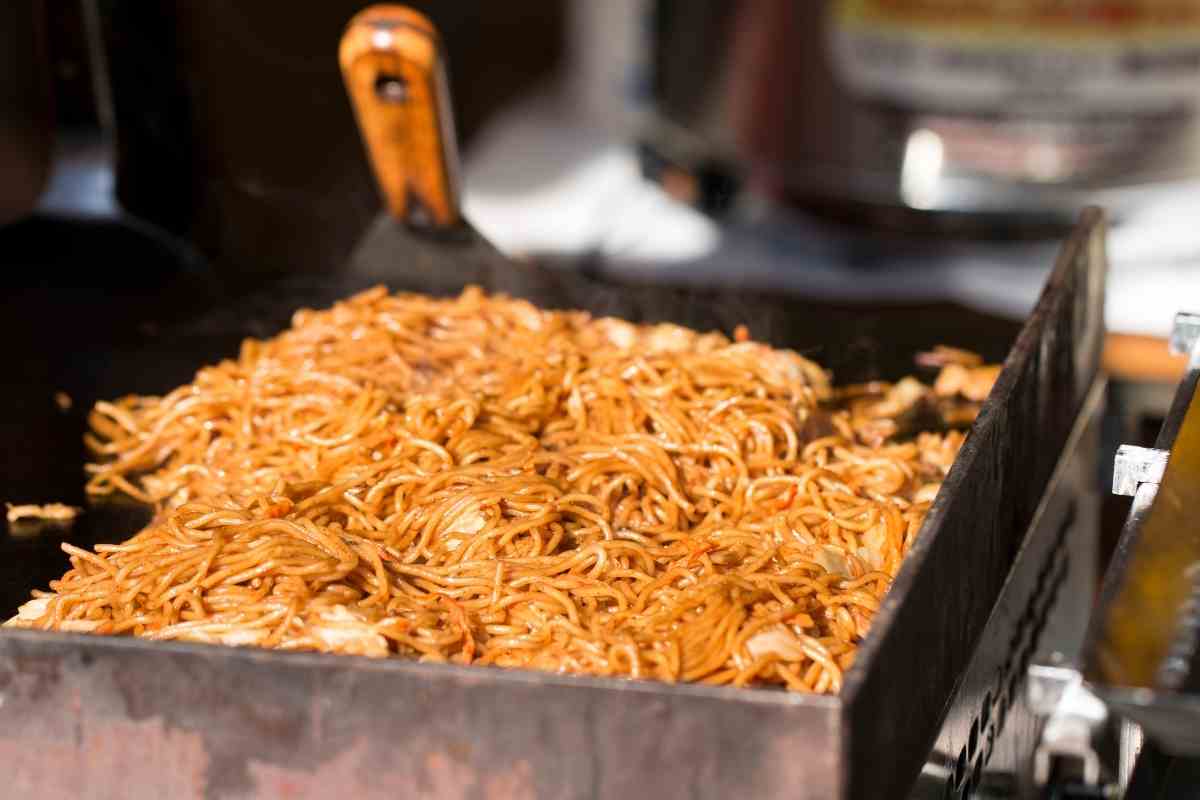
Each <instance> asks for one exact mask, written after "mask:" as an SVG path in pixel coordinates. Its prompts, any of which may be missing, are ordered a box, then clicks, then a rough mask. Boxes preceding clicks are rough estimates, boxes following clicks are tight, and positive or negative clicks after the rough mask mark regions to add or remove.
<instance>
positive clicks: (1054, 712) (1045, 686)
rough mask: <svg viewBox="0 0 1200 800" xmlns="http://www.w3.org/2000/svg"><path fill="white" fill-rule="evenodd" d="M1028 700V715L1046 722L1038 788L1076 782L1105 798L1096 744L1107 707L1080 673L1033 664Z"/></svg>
mask: <svg viewBox="0 0 1200 800" xmlns="http://www.w3.org/2000/svg"><path fill="white" fill-rule="evenodd" d="M1025 697H1026V702H1027V704H1028V706H1029V708H1030V710H1031V711H1033V712H1034V713H1035V714H1037V715H1038V716H1039V717H1041V718H1043V719H1045V720H1046V724H1045V727H1044V728H1043V729H1042V736H1041V740H1040V741H1039V742H1038V746H1037V750H1036V751H1035V752H1034V761H1033V778H1034V781H1035V782H1036V784H1037V785H1038V786H1040V787H1046V786H1049V785H1050V784H1051V782H1052V781H1054V782H1060V781H1064V780H1072V779H1073V780H1074V781H1075V782H1077V784H1078V785H1079V787H1080V788H1084V787H1090V789H1091V790H1095V791H1099V792H1100V793H1101V795H1105V794H1107V790H1108V786H1107V785H1105V784H1102V783H1101V779H1102V774H1101V767H1102V760H1101V755H1100V752H1099V751H1098V748H1097V746H1096V744H1097V740H1098V739H1099V738H1100V737H1102V736H1103V734H1104V732H1105V724H1106V723H1107V721H1108V708H1107V707H1106V706H1105V705H1104V703H1103V701H1101V700H1100V699H1099V698H1097V697H1096V696H1095V695H1094V694H1092V692H1091V690H1089V689H1088V688H1087V686H1085V685H1084V682H1083V676H1082V675H1081V674H1080V672H1079V670H1077V669H1075V668H1074V667H1070V666H1054V665H1047V664H1031V665H1030V666H1029V673H1028V681H1027V684H1026V695H1025Z"/></svg>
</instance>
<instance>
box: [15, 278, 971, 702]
mask: <svg viewBox="0 0 1200 800" xmlns="http://www.w3.org/2000/svg"><path fill="white" fill-rule="evenodd" d="M739 334H740V335H738V336H736V337H735V338H736V339H745V338H746V337H745V336H744V331H743V330H739ZM829 391H830V390H829V388H828V384H827V378H826V376H825V374H824V373H823V372H822V371H821V370H820V369H819V368H817V367H816V366H815V365H814V364H813V363H811V362H809V361H807V360H805V359H804V358H802V357H800V356H798V355H797V354H795V353H793V352H789V351H785V350H775V349H772V348H770V347H767V346H765V345H763V344H759V343H755V342H751V341H731V340H730V339H728V338H726V337H725V336H723V335H721V334H718V333H697V332H695V331H692V330H688V329H685V328H681V327H677V326H673V325H633V324H630V323H627V322H623V321H620V320H615V319H594V318H592V317H590V316H589V315H587V314H584V313H577V312H552V311H543V310H540V309H538V308H536V307H534V306H532V305H530V304H529V303H526V302H523V301H519V300H513V299H510V298H507V297H503V296H487V295H485V294H484V293H483V292H481V291H479V290H475V289H471V290H467V291H466V292H464V293H463V294H462V295H461V296H460V297H458V298H456V299H452V300H436V299H431V298H427V297H423V296H417V295H397V296H392V295H389V294H388V293H387V292H386V291H384V290H382V289H377V290H372V291H368V292H365V293H363V294H360V295H358V296H356V297H353V298H351V299H349V300H346V301H345V302H342V303H339V304H337V305H335V306H334V307H333V308H331V309H328V310H324V311H308V310H305V311H300V312H298V313H297V314H296V315H295V318H294V321H293V324H292V327H291V328H290V329H289V330H287V331H286V332H284V333H282V334H280V335H279V336H277V337H276V338H274V339H271V340H268V341H247V342H246V343H245V344H244V346H243V347H242V350H241V353H240V355H239V356H238V357H237V359H235V360H230V361H225V362H222V363H220V364H218V365H216V366H213V367H207V368H205V369H202V370H200V372H199V373H198V374H197V375H196V377H195V380H193V381H192V382H191V383H189V384H187V385H186V386H182V387H180V388H178V389H176V390H175V391H173V392H171V393H170V394H168V395H166V396H165V397H127V398H124V399H122V400H120V401H117V402H113V403H97V404H96V407H95V409H94V411H93V412H92V415H91V428H92V434H91V436H90V437H89V445H90V446H91V448H92V449H93V450H94V452H95V455H96V461H97V462H98V463H96V464H93V465H91V466H89V467H88V469H89V471H90V475H91V478H90V482H89V484H88V490H89V491H90V492H91V493H93V494H96V495H104V494H109V493H115V492H123V493H126V494H128V495H131V496H133V497H134V498H138V499H140V500H142V501H145V502H147V503H153V504H155V505H156V507H157V514H156V516H155V519H154V521H153V522H152V523H151V524H150V526H149V527H147V528H146V529H145V530H143V531H141V532H140V533H138V534H137V535H136V536H134V537H133V538H132V539H129V540H128V541H126V542H125V543H123V544H116V545H97V546H96V547H95V549H94V551H86V550H83V549H80V548H76V547H72V546H70V545H66V544H64V545H63V549H64V550H66V551H67V553H69V554H70V557H71V565H72V568H71V569H70V571H69V572H67V573H66V574H65V575H64V576H63V577H62V578H61V579H60V580H57V581H54V582H52V583H51V584H50V588H51V591H49V592H37V593H35V596H34V599H33V600H31V601H30V602H28V603H26V604H25V605H24V606H23V607H22V608H21V610H20V613H19V615H18V616H17V617H15V618H14V619H13V620H11V621H10V622H9V623H8V624H10V625H16V626H20V627H32V628H45V629H53V630H61V631H89V632H92V633H100V634H132V635H135V636H142V637H145V638H149V639H164V640H165V639H172V640H185V641H193V642H216V643H224V644H230V645H257V646H260V647H273V648H281V649H291V650H321V651H331V652H338V653H355V654H365V655H371V656H389V655H390V656H400V657H405V658H416V659H422V660H426V661H452V662H458V663H464V664H465V663H471V664H493V665H498V666H503V667H530V668H536V669H543V670H553V671H561V672H571V673H587V674H593V675H618V676H630V677H635V678H654V679H659V680H666V681H700V682H705V683H713V684H733V685H746V684H775V685H784V686H786V687H787V688H790V689H794V690H799V691H808V692H836V691H837V690H838V689H839V687H840V685H841V683H842V675H843V672H844V671H845V670H846V669H847V668H848V667H849V665H850V663H851V661H852V660H853V658H854V653H855V649H856V647H857V645H858V643H859V642H861V641H862V638H863V636H864V634H865V633H866V632H867V629H868V627H869V626H870V624H871V620H872V617H873V615H874V614H875V612H876V610H877V609H878V607H879V602H880V598H881V597H882V596H883V595H884V593H885V592H886V591H887V589H888V585H889V583H890V581H891V580H892V578H893V576H894V575H895V574H896V571H897V569H898V567H899V565H900V563H901V560H902V559H903V558H904V555H905V553H906V552H907V551H908V549H909V548H910V546H911V545H912V543H913V540H914V537H915V536H916V534H917V531H918V529H919V527H920V525H921V521H922V519H923V518H924V516H925V514H926V512H927V510H928V508H929V505H930V503H931V502H932V500H933V497H934V495H935V494H936V492H937V489H938V486H939V482H940V481H941V480H942V479H943V477H944V476H945V474H946V471H947V470H948V469H949V465H950V463H951V461H952V460H953V458H954V455H955V453H956V452H957V450H958V448H959V445H960V444H961V441H962V436H961V435H960V434H957V433H949V434H945V435H940V434H931V433H924V434H920V435H919V436H917V437H915V438H910V439H909V440H908V441H905V442H902V443H897V442H895V441H893V439H892V438H889V439H886V440H884V441H882V442H881V441H879V440H878V438H877V437H876V438H874V439H873V440H872V441H871V442H870V443H866V442H868V440H869V437H863V436H860V435H859V434H858V432H857V431H856V429H855V427H854V424H853V420H852V418H851V416H850V415H849V414H848V413H845V412H834V413H832V414H830V413H828V412H825V411H819V410H818V401H819V400H821V399H822V398H825V397H828V396H829Z"/></svg>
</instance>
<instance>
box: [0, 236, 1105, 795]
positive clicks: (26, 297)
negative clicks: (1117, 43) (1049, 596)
mask: <svg viewBox="0 0 1200 800" xmlns="http://www.w3.org/2000/svg"><path fill="white" fill-rule="evenodd" d="M380 225H381V226H387V225H390V223H388V222H387V221H381V223H380ZM376 234H379V237H378V238H379V241H385V240H386V241H387V242H388V247H389V248H390V250H389V255H388V258H389V259H390V260H386V259H380V258H378V255H379V254H378V253H375V254H374V255H375V257H370V258H363V257H362V254H361V253H360V257H359V258H357V259H355V261H354V263H352V264H351V265H350V267H349V268H348V269H347V270H346V271H344V272H342V273H340V274H337V275H331V276H326V277H323V278H306V279H292V280H279V281H275V282H273V283H271V284H269V285H266V286H257V287H256V286H243V285H239V283H238V282H237V281H232V280H229V279H227V278H226V279H221V280H214V279H213V278H212V277H211V276H206V275H190V276H189V275H183V276H177V277H175V278H173V279H172V280H171V281H169V282H167V283H166V284H164V285H160V286H151V285H150V283H152V281H151V280H150V277H148V276H147V275H145V274H135V275H125V276H122V275H121V274H119V273H118V274H114V273H113V271H112V270H113V269H114V267H109V268H108V273H107V274H105V275H103V276H99V275H97V276H96V278H95V280H93V281H91V282H90V285H91V286H92V287H93V288H91V289H89V290H86V291H84V290H82V289H81V290H79V291H78V292H77V293H75V294H72V293H69V292H66V293H64V292H62V291H60V290H57V289H55V290H54V291H42V290H41V289H37V288H36V287H35V288H32V289H31V288H29V287H26V288H25V290H24V291H23V293H18V294H13V293H10V295H9V296H8V298H7V299H6V303H5V305H6V309H7V312H8V313H7V314H6V315H5V316H6V319H5V322H4V323H3V324H4V329H3V330H0V334H4V335H6V337H7V341H9V342H12V343H14V344H15V346H16V347H15V352H14V354H13V355H12V358H13V360H14V361H15V362H16V363H17V364H18V368H17V369H15V370H12V371H9V372H7V373H6V374H5V375H4V376H3V378H0V382H3V384H4V385H3V387H2V389H3V391H2V392H0V396H2V397H3V400H2V401H0V402H2V403H3V405H2V406H0V411H2V412H3V413H0V420H3V422H2V423H0V448H2V449H3V452H4V455H3V456H2V457H0V468H2V472H0V487H3V491H4V493H5V494H6V497H4V498H0V499H7V500H10V501H15V502H42V501H51V500H58V501H64V502H77V503H78V502H81V501H82V494H81V488H80V487H81V484H82V475H81V472H80V466H81V463H82V461H83V454H82V448H81V445H80V444H79V436H80V434H81V433H82V424H83V415H84V414H85V413H86V410H87V408H88V407H89V406H90V404H91V403H92V402H93V401H94V400H96V399H99V398H103V397H109V396H114V395H120V394H125V393H130V392H160V391H164V390H166V389H169V388H170V387H171V386H173V385H176V384H178V383H180V382H182V381H185V380H188V379H190V377H191V375H192V373H193V372H194V370H195V369H196V368H197V367H199V366H200V365H202V364H203V363H207V362H210V361H212V360H214V359H216V358H219V357H222V356H225V355H230V354H232V353H234V352H235V349H236V345H237V342H238V341H239V340H240V339H241V338H242V337H243V336H246V335H268V334H270V333H273V332H275V331H276V330H278V329H279V328H280V327H282V325H283V324H285V323H286V320H287V317H288V314H289V313H290V311H291V310H292V309H294V308H295V307H297V306H300V305H322V304H326V303H328V302H331V301H332V300H333V299H335V298H336V297H338V296H341V295H344V294H345V293H347V292H348V291H351V290H353V289H355V288H361V287H362V286H365V285H369V284H371V283H374V282H377V281H384V282H386V283H388V284H389V285H391V286H392V287H393V288H396V289H410V290H422V291H431V292H434V293H444V292H447V291H454V290H456V289H457V288H459V287H461V285H462V284H463V283H465V282H468V281H473V282H478V283H481V284H483V285H484V286H485V287H486V288H489V289H493V290H500V291H508V292H511V293H513V294H517V295H521V296H525V297H528V298H530V299H532V300H534V301H535V302H538V303H540V304H543V305H547V306H553V307H565V308H585V309H588V310H591V311H594V312H596V313H604V314H616V315H620V316H624V317H627V318H630V319H635V320H641V319H646V320H651V319H669V320H674V321H677V322H681V323H683V324H688V325H692V326H695V327H700V328H714V327H715V328H722V329H724V330H726V331H728V330H731V329H732V328H733V326H734V325H736V324H738V323H745V324H747V325H748V326H749V327H750V329H751V332H752V333H753V334H754V335H755V336H756V337H758V338H762V339H765V340H767V341H769V342H771V343H772V344H774V345H778V346H786V347H793V348H796V349H798V350H800V351H802V352H806V353H808V354H811V355H813V356H815V357H816V358H818V359H819V360H821V361H823V362H824V363H826V364H827V365H830V366H832V367H833V368H834V369H835V370H836V371H837V372H838V374H839V376H840V377H841V378H842V379H845V380H857V379H861V378H864V377H871V375H867V374H856V372H855V365H863V364H866V365H868V367H869V369H870V370H871V371H873V372H876V373H878V376H882V377H888V376H891V377H895V376H896V375H898V374H900V373H902V372H904V371H906V370H907V368H908V359H909V358H910V357H911V354H912V353H913V352H915V351H916V350H918V349H920V348H923V347H928V346H930V345H932V344H936V343H939V342H953V343H955V344H960V345H963V346H967V347H976V348H978V349H982V350H983V351H984V352H985V355H987V356H989V357H992V358H997V357H999V356H1002V355H1003V354H1004V352H1007V358H1006V360H1005V366H1004V370H1003V372H1002V374H1001V376H1000V378H999V380H998V382H997V384H996V388H995V389H994V391H993V393H992V395H991V397H990V398H989V400H988V401H987V403H986V404H985V406H984V409H983V411H982V413H981V414H980V416H979V419H978V420H977V421H976V423H975V425H974V427H973V429H972V433H971V435H970V437H969V439H968V442H967V444H966V445H965V446H964V448H963V450H962V452H961V454H960V456H959V458H958V460H957V462H956V463H955V465H954V468H953V469H952V471H951V474H950V476H949V478H948V479H947V480H946V482H945V484H944V486H943V489H942V491H941V493H940V495H939V497H938V499H937V500H936V502H935V504H934V507H933V509H932V511H931V513H930V514H929V517H928V519H927V521H926V523H925V526H924V529H923V531H922V533H921V536H920V539H919V541H918V543H917V544H916V546H915V547H914V549H913V551H912V553H911V554H910V556H909V557H908V560H907V561H906V563H905V564H904V566H903V568H902V569H901V571H900V574H899V575H898V577H897V579H896V581H895V583H894V586H893V588H892V590H891V592H890V594H889V595H888V597H887V598H886V599H885V601H884V603H883V607H882V609H881V611H880V613H879V615H878V617H877V619H876V622H875V624H874V627H873V629H872V631H871V634H870V636H869V637H868V639H867V641H866V642H865V643H864V645H863V647H862V649H861V651H860V654H859V658H858V661H857V662H856V664H855V666H854V667H853V669H852V670H850V672H849V673H848V674H847V680H846V684H845V688H844V689H843V691H842V693H841V694H840V695H839V696H837V697H819V696H804V695H794V694H787V693H783V692H779V691H771V690H738V689H729V688H712V687H697V686H668V685H662V684H654V683H639V682H633V681H624V680H601V679H586V678H576V677H569V676H559V675H551V674H543V673H535V672H524V671H502V670H498V669H488V668H459V667H452V666H440V665H420V664H415V663H409V662H405V661H400V660H395V661H372V660H367V659H361V658H355V657H342V656H327V655H312V654H294V653H281V652H272V651H256V650H239V649H232V648H223V647H216V646H201V645H186V644H162V643H151V642H147V641H141V640H133V639H118V638H107V637H89V636H74V635H67V634H56V633H44V632H36V631H17V630H4V631H2V632H0V763H3V764H5V765H6V769H5V772H6V774H7V776H8V777H7V780H8V781H9V784H10V785H11V786H16V787H18V789H19V791H17V793H16V795H15V796H26V795H27V794H28V795H29V796H32V795H33V794H34V793H40V794H41V795H42V796H94V797H125V798H136V797H147V798H149V797H154V798H160V797H173V798H174V797H180V798H184V797H243V796H264V797H268V796H287V793H288V792H293V793H294V794H295V796H304V797H308V796H317V795H318V794H320V793H321V792H333V791H336V792H338V793H339V794H342V795H345V796H355V797H384V796H388V797H391V796H408V795H412V796H431V797H432V796H437V797H444V796H461V797H476V796H478V797H532V796H546V797H614V796H623V797H656V798H663V797H684V796H687V797H785V796H786V797H802V798H839V797H847V798H849V797H852V798H882V797H897V796H903V795H904V794H906V793H907V792H908V791H909V790H910V788H911V787H912V786H913V784H914V781H915V780H916V779H917V776H918V774H919V773H920V772H921V768H922V765H923V764H924V762H925V761H926V758H927V757H928V755H929V753H930V751H931V748H932V747H933V745H934V741H935V738H936V737H937V735H938V733H939V730H941V729H942V725H943V722H944V721H945V720H947V719H948V718H949V717H952V716H954V715H955V714H956V713H957V711H956V708H955V707H952V706H954V705H955V704H957V703H960V702H975V701H974V700H972V699H971V698H967V700H962V697H963V694H962V690H963V682H964V679H965V677H966V675H967V672H968V667H969V666H971V665H972V663H973V661H972V659H973V657H975V659H976V662H978V658H977V656H978V653H977V652H976V651H977V646H978V645H979V642H980V640H981V637H982V636H983V634H984V632H985V627H986V626H987V624H988V622H989V618H990V617H992V616H993V615H994V613H995V611H996V608H997V605H996V604H997V599H998V598H999V597H1000V596H1001V592H1002V589H1003V588H1004V586H1005V584H1006V581H1008V580H1009V578H1010V577H1011V571H1012V566H1013V564H1014V561H1015V560H1016V559H1017V557H1018V552H1019V551H1020V550H1021V548H1022V546H1023V544H1024V543H1025V542H1026V538H1027V537H1026V533H1027V531H1028V530H1030V526H1031V525H1032V523H1034V521H1035V517H1036V516H1037V513H1036V512H1037V510H1038V509H1039V507H1040V506H1041V505H1044V500H1045V498H1046V496H1047V495H1048V494H1049V491H1050V484H1051V481H1052V476H1053V474H1054V472H1055V469H1056V465H1058V463H1059V461H1060V459H1061V457H1062V456H1063V454H1064V450H1065V448H1066V447H1067V444H1068V438H1069V436H1070V434H1071V431H1072V430H1073V429H1075V428H1078V425H1077V422H1078V417H1079V416H1080V413H1081V409H1083V408H1084V406H1085V400H1086V398H1087V397H1089V396H1090V395H1089V393H1092V394H1094V382H1095V379H1096V375H1097V370H1098V361H1099V352H1100V346H1101V343H1102V337H1103V318H1102V313H1103V293H1104V270H1105V264H1104V254H1103V235H1104V222H1103V218H1102V215H1100V214H1099V213H1098V212H1087V213H1085V214H1084V215H1083V217H1082V218H1081V222H1080V224H1079V226H1078V228H1077V229H1076V231H1075V232H1074V234H1073V235H1072V237H1071V239H1070V240H1069V241H1068V242H1067V243H1066V245H1065V246H1064V248H1063V249H1062V251H1061V254H1060V256H1059V259H1058V261H1057V264H1056V266H1055V269H1054V271H1053V274H1052V275H1051V277H1050V279H1049V281H1048V283H1047V286H1046V289H1045V292H1044V294H1043V296H1042V298H1041V300H1040V302H1039V304H1038V306H1037V308H1036V309H1035V311H1034V312H1033V314H1032V315H1031V316H1030V318H1029V320H1028V321H1027V323H1026V324H1025V325H1024V327H1023V328H1021V330H1020V332H1019V334H1018V335H1017V336H1016V338H1015V341H1013V342H1012V344H1011V347H1010V348H1008V349H1007V350H1006V351H1005V350H1004V348H1003V347H1001V348H1000V350H1001V351H1000V352H998V351H997V347H996V344H995V340H994V339H992V340H991V341H985V340H981V339H978V338H976V337H977V336H978V331H977V330H975V331H973V330H972V329H969V328H963V327H961V325H962V322H963V319H964V317H963V315H961V314H958V315H957V316H956V314H954V313H951V312H950V311H948V310H945V309H943V312H944V313H940V314H939V313H930V314H920V315H918V314H914V313H913V309H911V308H909V309H905V308H903V307H896V308H892V309H875V310H873V311H872V312H870V313H865V312H863V311H861V310H856V309H851V308H842V309H831V308H828V307H816V306H811V305H809V304H806V303H804V302H803V301H800V300H797V299H794V298H789V297H782V296H770V295H764V294H759V295H746V294H740V293H725V292H704V291H694V290H677V289H669V288H664V287H655V286H640V285H636V284H632V283H625V284H622V285H614V284H610V283H606V282H604V281H600V280H592V279H589V278H586V277H583V276H581V275H578V274H574V273H565V272H554V271H547V270H542V269H538V268H536V267H532V266H527V265H516V264H511V263H508V262H506V261H504V260H503V259H501V258H499V257H498V256H496V255H495V254H494V253H493V252H492V251H491V250H490V248H488V247H487V246H486V245H485V244H484V243H482V242H481V241H479V240H478V238H477V237H475V236H473V235H471V234H470V233H469V232H460V233H459V234H457V235H454V236H450V237H449V238H446V237H443V238H441V239H438V240H428V239H422V238H419V237H416V236H412V235H409V234H407V233H402V232H399V231H398V230H386V229H381V230H380V231H377V232H376ZM374 236H375V234H371V235H369V236H368V239H367V242H366V244H365V245H364V251H367V252H368V253H369V251H370V249H371V241H372V237H374ZM397 242H399V243H401V245H402V246H401V247H399V248H397V247H396V243H397ZM381 261H385V262H386V263H393V264H394V265H395V268H394V270H393V269H385V270H381V269H380V266H379V265H380V263H381ZM355 264H357V265H358V266H357V267H356V266H355ZM151 277H152V276H151ZM122 281H124V284H123V285H124V289H123V290H122V291H120V292H115V291H113V290H112V289H111V288H109V289H107V290H97V289H96V288H95V287H102V286H109V287H111V286H113V285H114V284H115V285H121V284H122ZM160 283H161V281H160ZM43 288H44V287H43ZM106 291H107V293H108V294H109V295H110V297H109V298H107V299H106V298H105V293H106ZM98 297H99V298H100V301H99V302H100V303H101V304H102V305H101V307H99V308H98V307H96V304H97V298H98ZM47 298H49V299H47ZM131 298H132V299H131ZM47 304H49V305H48V306H47ZM106 306H107V307H106ZM859 373H861V368H860V369H859ZM57 391H63V392H66V393H67V394H69V395H70V396H71V398H72V401H73V405H72V407H71V409H70V410H69V411H67V412H62V411H60V410H59V409H58V408H57V407H56V406H55V404H54V399H53V395H54V393H55V392H57ZM138 515H139V512H138V511H137V510H136V509H130V508H128V507H117V506H112V505H106V506H104V507H99V508H95V509H90V510H89V511H88V512H87V513H86V514H84V515H83V517H82V518H81V519H80V520H79V522H78V523H77V525H76V526H75V527H74V528H73V529H72V530H71V532H70V535H69V538H70V539H71V540H72V541H74V542H75V543H77V544H81V545H88V544H91V543H94V542H98V541H112V540H117V539H121V538H124V537H125V536H128V535H129V534H130V533H132V532H133V530H134V529H135V527H136V525H137V523H138ZM57 546H58V541H57V540H56V539H55V538H54V537H53V535H51V536H37V537H32V538H17V537H14V536H13V535H12V534H11V532H9V533H8V534H7V535H5V536H0V614H5V615H7V614H8V613H10V612H12V611H14V610H15V606H16V604H17V603H18V602H20V601H21V600H22V599H24V598H25V597H26V596H27V594H28V592H29V590H31V589H33V588H37V587H41V586H44V585H45V583H46V582H47V581H48V580H49V579H51V578H53V577H55V576H57V575H58V574H59V573H61V572H62V571H63V569H64V568H65V566H66V560H65V556H62V555H61V553H59V552H58V549H57ZM988 663H989V665H990V662H988ZM985 666H987V671H989V674H990V670H991V667H990V666H988V665H985ZM972 668H973V669H974V668H975V667H972ZM975 727H978V723H976V725H975ZM977 733H978V732H977V731H976V732H975V733H972V734H970V735H971V736H973V737H974V736H976V735H977ZM956 735H957V734H956ZM966 735H967V734H966V733H965V732H964V733H963V734H962V736H963V737H964V738H965V737H966ZM966 752H967V751H966V745H965V744H964V745H963V753H964V754H965V753H966ZM962 759H963V756H960V758H959V760H960V761H961V760H962ZM972 759H974V760H975V763H976V767H977V769H976V771H977V772H978V765H979V763H980V760H981V759H979V758H976V757H975V756H974V748H972ZM959 767H960V769H959V770H958V771H957V772H955V773H954V774H953V776H952V780H950V781H948V782H947V784H946V785H947V786H949V787H950V790H951V791H961V790H962V788H963V787H964V785H966V783H967V781H969V780H970V778H969V777H968V775H967V772H969V767H970V760H968V763H967V767H968V770H967V772H964V771H963V770H962V769H961V765H959ZM81 787H82V788H81ZM320 796H324V794H321V795H320Z"/></svg>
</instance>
